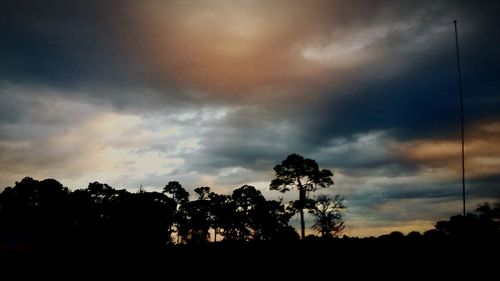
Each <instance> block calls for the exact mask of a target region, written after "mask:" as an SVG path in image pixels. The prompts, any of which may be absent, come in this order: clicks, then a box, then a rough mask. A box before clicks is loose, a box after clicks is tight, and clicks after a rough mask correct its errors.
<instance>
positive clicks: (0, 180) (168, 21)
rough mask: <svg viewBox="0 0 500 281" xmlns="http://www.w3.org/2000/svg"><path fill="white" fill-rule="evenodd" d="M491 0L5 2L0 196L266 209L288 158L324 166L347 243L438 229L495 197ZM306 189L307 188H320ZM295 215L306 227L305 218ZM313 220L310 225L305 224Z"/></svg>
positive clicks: (496, 46)
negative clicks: (110, 195) (256, 198)
mask: <svg viewBox="0 0 500 281" xmlns="http://www.w3.org/2000/svg"><path fill="white" fill-rule="evenodd" d="M499 13H500V4H499V3H498V2H497V1H425V0H422V1H359V0H349V1H293V0H290V1H279V0H277V1H249V0H241V1H238V0H234V1H229V0H228V1H226V0H221V1H198V0H193V1H175V0H174V1H126V0H120V1H111V0H89V1H75V0H54V1H37V0H32V1H30V0H16V1H10V0H3V1H1V2H0V101H1V102H0V188H3V187H6V186H12V185H14V184H15V182H16V181H19V180H20V179H22V178H23V177H26V176H31V177H34V178H37V179H44V178H55V179H57V180H59V181H60V182H61V183H63V184H64V185H65V186H67V187H69V188H71V189H78V188H85V187H86V186H87V185H88V183H89V182H93V181H100V182H104V183H108V184H110V185H111V186H113V187H115V188H126V189H128V190H130V191H137V190H138V189H139V188H141V187H142V188H144V189H146V190H151V191H152V190H161V189H162V188H163V187H164V186H165V185H166V183H168V182H169V181H172V180H176V181H179V182H180V183H181V184H182V185H183V186H184V187H185V188H186V189H187V190H188V191H191V192H192V190H193V189H194V188H196V187H199V186H210V187H211V188H212V190H213V191H216V192H219V193H227V194H229V193H231V191H232V190H234V189H235V188H238V187H240V186H242V185H244V184H250V185H254V186H256V187H257V188H258V189H259V190H261V191H262V192H263V194H264V195H265V196H266V197H267V198H269V199H277V198H280V197H284V200H285V201H288V200H294V199H296V197H298V194H297V192H290V193H287V194H281V193H279V192H276V191H270V190H269V183H270V181H271V180H272V179H273V176H274V171H273V167H274V166H275V165H277V164H279V163H280V162H281V161H282V160H284V159H285V158H286V156H287V155H289V154H291V153H297V154H300V155H302V156H304V157H307V158H312V159H314V160H316V161H317V162H318V164H319V165H320V167H321V168H327V169H331V170H332V172H333V173H334V177H333V180H334V182H335V184H334V185H333V186H331V187H330V188H328V189H325V190H321V191H318V192H317V193H316V195H317V194H320V193H322V194H340V195H342V196H343V197H345V204H346V206H347V211H346V214H345V215H346V216H345V218H346V224H347V226H348V228H347V232H346V234H348V235H350V236H370V235H380V234H384V233H389V232H391V231H401V232H403V233H408V232H409V231H411V230H417V231H425V230H427V229H431V228H433V225H434V224H435V222H436V221H437V220H443V219H446V218H448V217H449V216H451V215H456V214H460V213H461V210H462V209H461V207H462V205H461V199H462V198H461V196H462V193H461V192H462V190H461V162H460V161H461V158H460V157H461V154H460V123H459V122H460V107H459V98H458V82H457V62H456V51H455V37H454V27H453V20H455V19H456V20H458V32H459V42H460V56H461V60H462V70H463V71H462V73H463V90H464V116H465V142H466V146H465V153H466V163H465V164H466V167H465V168H466V189H467V191H466V194H467V210H469V211H472V210H474V209H475V208H476V207H477V205H478V204H480V203H483V202H486V201H494V200H495V199H498V198H500V146H499V145H498V144H499V141H500V110H499V108H500V93H499V89H500V79H499V77H500V36H499V33H498V26H500V17H498V14H499ZM311 195H314V194H311ZM291 223H292V224H294V225H297V224H298V220H297V218H296V217H294V218H292V220H291ZM307 223H308V225H309V226H310V225H311V222H310V220H309V221H308V222H307Z"/></svg>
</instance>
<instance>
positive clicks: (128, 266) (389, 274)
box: [0, 238, 500, 280]
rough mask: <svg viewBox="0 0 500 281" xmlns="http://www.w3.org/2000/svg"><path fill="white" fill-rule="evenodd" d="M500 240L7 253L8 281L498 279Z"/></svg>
mask: <svg viewBox="0 0 500 281" xmlns="http://www.w3.org/2000/svg"><path fill="white" fill-rule="evenodd" d="M499 241H500V240H498V239H493V240H491V239H487V240H481V239H475V240H474V241H467V240H452V239H442V240H435V241H431V240H424V239H418V240H409V239H401V240H387V239H385V240H384V239H356V238H350V239H335V240H330V241H323V240H309V241H298V242H288V243H282V244H270V243H265V242H259V243H208V244H205V245H197V246H187V245H181V246H173V247H169V248H165V249H156V250H145V249H140V248H135V249H133V250H130V249H126V248H108V249H103V248H99V249H93V247H91V246H86V247H79V248H78V249H77V248H72V249H50V248H49V247H45V248H44V249H30V248H23V247H19V248H18V249H9V250H6V249H2V252H1V259H2V262H1V265H0V268H1V276H2V277H1V279H2V280H103V279H105V280H125V279H126V280H129V279H133V280H170V279H177V280H179V279H181V280H192V279H201V278H203V279H207V280H271V279H275V280H286V279H292V280H295V279H302V280H339V279H354V280H358V279H362V280H363V279H365V278H369V279H372V278H376V279H387V278H390V279H398V280H422V279H424V280H427V279H430V280H436V279H438V278H439V279H441V278H445V279H446V280H449V279H450V278H452V277H457V278H460V279H464V278H466V277H467V278H472V280H480V279H482V278H488V279H491V280H495V279H496V277H497V276H498V272H499V271H498V267H499V266H500V263H499V253H500V252H499V250H500V243H499Z"/></svg>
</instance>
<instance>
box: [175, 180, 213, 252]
mask: <svg viewBox="0 0 500 281" xmlns="http://www.w3.org/2000/svg"><path fill="white" fill-rule="evenodd" d="M194 191H195V192H196V194H198V199H197V200H195V201H189V202H187V203H184V204H183V205H182V206H181V207H180V208H179V210H178V212H179V213H180V214H181V216H180V218H182V219H181V223H180V224H179V227H178V228H179V235H180V236H181V238H182V240H183V241H184V242H187V243H202V242H207V241H208V239H209V238H210V233H209V229H210V226H211V218H210V207H211V205H210V200H209V196H208V195H209V194H210V188H209V187H199V188H195V190H194Z"/></svg>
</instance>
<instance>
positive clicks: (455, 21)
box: [453, 20, 465, 216]
mask: <svg viewBox="0 0 500 281" xmlns="http://www.w3.org/2000/svg"><path fill="white" fill-rule="evenodd" d="M453 24H454V25H455V44H456V46H457V64H458V88H459V92H460V124H461V129H462V200H463V216H465V151H464V142H465V141H464V98H463V93H462V68H461V66H460V52H459V49H458V31H457V20H454V21H453Z"/></svg>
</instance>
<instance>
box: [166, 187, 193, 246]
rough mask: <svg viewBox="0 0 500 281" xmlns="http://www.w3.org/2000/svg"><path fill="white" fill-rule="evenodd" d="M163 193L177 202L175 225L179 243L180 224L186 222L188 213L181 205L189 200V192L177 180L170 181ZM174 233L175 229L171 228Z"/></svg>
mask: <svg viewBox="0 0 500 281" xmlns="http://www.w3.org/2000/svg"><path fill="white" fill-rule="evenodd" d="M163 193H164V194H166V195H167V196H168V197H170V198H172V199H173V200H174V201H175V202H176V205H177V206H176V212H175V215H174V224H173V225H174V226H175V229H176V236H177V243H179V241H180V238H181V234H180V233H179V230H180V225H181V224H183V223H185V221H186V220H187V218H185V216H186V213H185V212H184V210H181V207H182V206H183V205H184V204H186V203H187V202H189V192H187V191H186V190H185V189H184V188H183V187H182V185H181V184H180V183H179V182H177V181H170V182H168V183H167V185H166V186H165V187H164V188H163ZM170 232H171V233H172V232H173V231H172V230H170Z"/></svg>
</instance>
